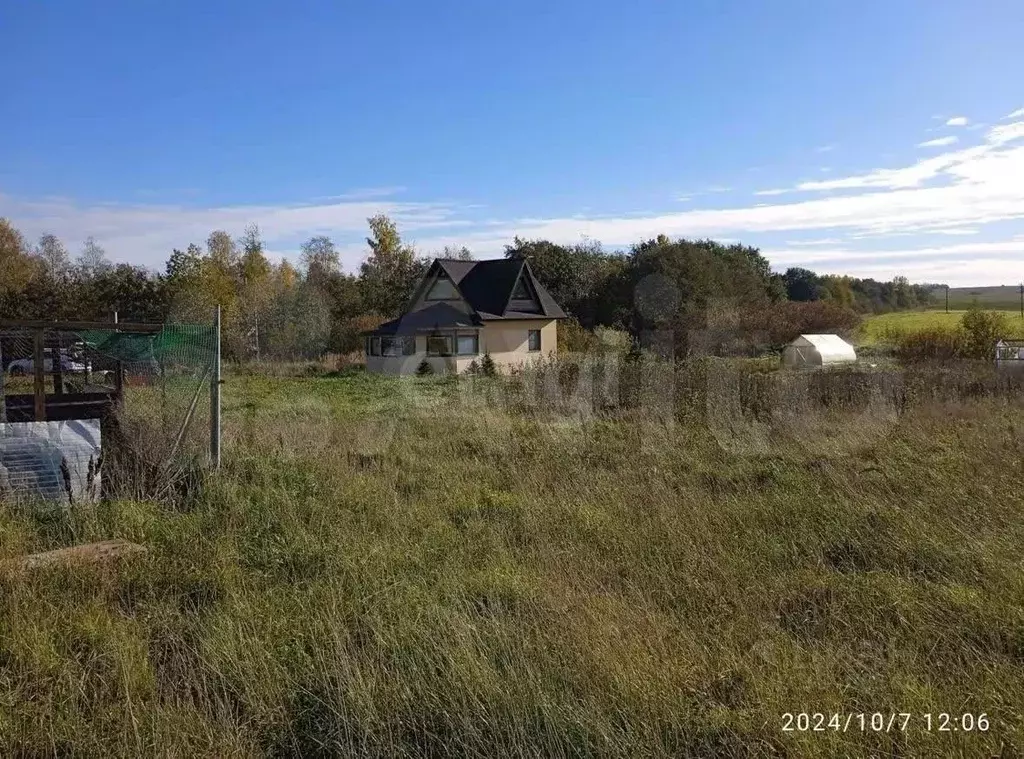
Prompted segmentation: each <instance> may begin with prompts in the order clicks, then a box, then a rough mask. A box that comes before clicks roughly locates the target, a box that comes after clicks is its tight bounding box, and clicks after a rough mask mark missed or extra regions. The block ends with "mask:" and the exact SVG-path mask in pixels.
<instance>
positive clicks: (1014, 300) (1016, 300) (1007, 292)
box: [935, 285, 1020, 314]
mask: <svg viewBox="0 0 1024 759" xmlns="http://www.w3.org/2000/svg"><path fill="white" fill-rule="evenodd" d="M945 298H946V294H945V292H944V291H943V290H941V289H939V290H937V291H936V292H935V300H936V302H939V303H942V304H943V305H945ZM975 301H976V302H977V303H978V305H979V306H981V307H982V308H986V309H990V310H993V311H1015V312H1017V313H1018V314H1020V286H1019V285H997V286H991V287H951V288H949V307H950V308H958V309H966V308H970V306H971V304H972V303H973V302H975Z"/></svg>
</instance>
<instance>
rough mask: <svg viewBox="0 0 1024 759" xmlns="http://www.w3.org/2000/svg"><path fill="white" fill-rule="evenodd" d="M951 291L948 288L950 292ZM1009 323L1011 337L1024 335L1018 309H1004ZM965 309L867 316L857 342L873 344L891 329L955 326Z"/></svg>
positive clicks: (908, 329) (891, 330)
mask: <svg viewBox="0 0 1024 759" xmlns="http://www.w3.org/2000/svg"><path fill="white" fill-rule="evenodd" d="M952 292H953V291H952V290H950V293H952ZM998 310H1002V311H1003V313H1005V314H1006V315H1007V317H1008V318H1009V320H1010V324H1011V325H1013V328H1014V334H1013V335H1011V336H1012V337H1024V322H1022V321H1021V318H1020V312H1019V311H1009V310H1005V309H998ZM964 313H965V311H963V310H957V311H953V310H951V311H950V312H949V313H948V314H947V313H946V312H945V311H900V312H897V313H892V314H875V315H874V316H869V317H867V318H866V319H865V320H864V322H863V323H862V324H861V326H860V330H859V331H858V336H857V337H858V342H859V343H860V344H861V345H874V344H876V343H879V342H882V341H883V339H884V337H885V335H886V333H888V332H893V331H901V332H913V331H916V330H921V329H929V328H932V327H950V328H953V327H956V325H957V324H959V323H960V319H961V317H962V316H963V315H964Z"/></svg>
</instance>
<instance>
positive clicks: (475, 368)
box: [466, 358, 480, 377]
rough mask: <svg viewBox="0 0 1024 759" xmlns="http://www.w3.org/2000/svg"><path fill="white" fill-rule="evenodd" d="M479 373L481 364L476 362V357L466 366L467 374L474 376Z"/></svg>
mask: <svg viewBox="0 0 1024 759" xmlns="http://www.w3.org/2000/svg"><path fill="white" fill-rule="evenodd" d="M479 373H480V364H478V363H477V362H476V359H475V358H474V359H473V360H472V361H470V362H469V366H467V367H466V374H468V375H470V376H471V377H473V376H476V375H477V374H479Z"/></svg>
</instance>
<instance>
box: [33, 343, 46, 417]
mask: <svg viewBox="0 0 1024 759" xmlns="http://www.w3.org/2000/svg"><path fill="white" fill-rule="evenodd" d="M44 340H45V333H44V332H43V330H42V329H37V330H36V331H35V334H34V335H33V336H32V369H33V375H34V382H33V388H34V394H35V421H37V422H45V421H46V349H45V342H44Z"/></svg>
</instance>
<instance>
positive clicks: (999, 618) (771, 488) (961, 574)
mask: <svg viewBox="0 0 1024 759" xmlns="http://www.w3.org/2000/svg"><path fill="white" fill-rule="evenodd" d="M484 387H485V388H486V387H491V388H493V387H495V385H493V384H492V385H486V384H485V385H484ZM410 388H421V389H424V392H423V393H422V394H421V395H422V396H423V397H422V399H421V401H422V402H419V403H412V402H411V400H410V397H411V392H410ZM454 394H455V387H454V386H453V385H452V384H450V383H447V382H445V381H444V380H441V379H432V380H426V381H415V382H404V381H399V380H393V379H391V380H389V379H381V378H374V377H367V376H355V377H351V378H342V379H327V378H308V379H296V378H291V379H287V378H281V379H270V378H265V377H259V376H250V377H244V376H232V377H230V378H229V381H228V383H227V385H226V386H225V400H224V408H225V412H226V417H227V418H226V431H225V432H226V435H225V437H226V439H225V454H226V459H225V467H224V470H223V472H222V473H221V475H220V476H219V477H217V478H215V479H213V480H212V481H211V482H210V483H209V484H208V487H207V489H206V490H205V492H204V493H203V494H202V496H201V497H200V498H199V500H198V502H197V503H196V504H194V505H193V506H192V507H191V508H188V509H183V508H174V507H172V506H169V505H158V504H153V503H113V504H105V505H101V506H98V507H95V508H91V509H89V508H83V509H81V510H76V511H75V513H73V514H72V515H71V516H70V517H69V518H67V519H54V518H44V517H37V516H32V514H31V513H28V512H24V511H11V510H5V511H0V560H2V559H5V558H9V557H13V556H17V555H21V554H23V553H26V552H29V551H35V550H44V549H48V548H53V547H57V546H60V545H66V544H69V543H72V542H84V541H90V540H98V539H104V538H115V537H118V538H125V539H128V540H133V541H137V542H140V543H142V544H144V545H145V546H147V547H148V548H149V555H148V557H146V558H145V559H144V560H142V561H139V562H136V563H134V564H130V565H126V566H124V567H122V568H120V569H119V570H117V571H101V570H89V569H84V570H77V571H69V570H52V571H50V572H48V573H46V574H38V575H35V576H32V577H29V578H27V579H25V578H21V579H19V578H15V577H11V576H8V577H0V755H2V756H19V755H21V756H27V755H30V756H51V755H82V756H95V755H104V756H144V755H154V754H159V755H167V756H355V755H375V756H410V757H412V756H480V757H483V756H621V757H635V756H746V755H755V756H779V755H789V756H822V757H826V756H837V755H856V756H860V755H869V754H874V755H879V756H888V755H917V756H923V755H929V756H933V755H989V754H993V753H998V752H999V750H1000V747H1001V746H1007V747H1009V748H1012V749H1015V750H1017V751H1020V750H1022V749H1024V741H1022V738H1021V730H1024V716H1022V714H1021V708H1022V706H1021V705H1022V704H1024V573H1022V571H1021V555H1022V549H1024V520H1022V519H1021V513H1022V508H1024V495H1022V491H1021V489H1020V488H1019V487H1018V486H1017V483H1018V482H1019V479H1020V473H1021V461H1022V456H1024V421H1022V420H1024V417H1022V415H1021V410H1022V409H1021V404H1020V403H1019V402H1013V403H1007V402H1005V401H994V400H988V401H974V402H958V403H950V404H943V405H939V404H932V405H924V406H917V407H915V408H914V409H913V410H910V411H908V412H907V413H905V414H903V415H901V416H895V415H890V414H887V413H884V412H883V413H880V414H879V415H877V416H864V415H863V414H858V413H854V412H849V411H848V412H836V413H837V414H838V415H836V413H830V414H829V415H827V417H826V418H822V419H820V420H819V423H817V424H811V423H807V422H806V420H805V419H804V418H803V417H798V418H796V419H794V420H793V423H794V424H793V426H792V427H791V428H786V429H781V430H779V431H776V432H775V433H773V432H772V431H770V430H769V431H768V432H767V433H766V432H765V430H763V429H761V430H759V431H757V432H756V434H758V435H760V434H769V435H770V436H771V441H770V442H771V444H770V445H767V446H763V447H762V448H760V449H759V450H760V452H759V453H753V452H752V450H751V449H748V448H746V447H744V445H743V444H742V443H743V436H742V435H740V437H739V438H737V437H736V436H735V435H736V425H737V424H738V425H740V427H742V423H743V422H742V420H738V419H736V418H732V420H731V422H732V423H731V424H730V425H727V424H726V423H725V417H724V416H719V414H718V413H717V412H716V413H715V414H714V415H713V422H714V423H713V424H712V425H710V426H709V425H708V424H705V423H701V422H698V421H696V420H695V419H690V418H689V417H685V419H689V421H680V422H679V423H678V424H676V425H675V426H668V427H666V426H665V425H664V424H663V423H658V422H653V421H652V420H651V419H650V418H648V417H645V416H643V415H637V414H632V413H624V414H621V415H619V416H616V417H602V418H590V419H584V420H583V421H582V422H579V423H575V424H574V423H569V424H566V423H565V422H566V420H565V419H561V420H560V419H559V418H557V417H553V416H551V415H549V414H541V413H529V414H518V415H512V414H509V413H508V412H507V411H506V410H505V409H503V408H502V407H499V406H497V405H495V404H487V403H482V402H480V400H479V397H477V396H474V398H473V399H469V400H467V401H466V402H465V403H464V404H461V405H459V404H455V403H454V398H455V395H454ZM680 419H681V420H682V419H684V417H680ZM559 422H561V423H559ZM799 711H812V712H815V711H817V712H824V713H830V712H843V713H846V712H851V711H854V712H865V711H866V712H876V711H877V712H883V713H888V712H911V713H913V714H914V715H915V718H914V722H913V723H912V725H911V728H910V730H909V732H907V733H906V734H903V733H898V732H894V733H889V734H887V733H884V732H883V733H874V732H860V731H859V730H854V731H852V732H849V733H846V734H837V733H835V732H825V733H813V734H811V733H805V734H801V733H784V732H782V730H781V726H782V715H783V714H784V713H786V712H799ZM936 712H956V713H961V712H972V713H981V712H985V713H987V714H988V715H989V719H990V721H991V725H992V727H991V730H990V732H989V733H987V734H971V735H967V734H963V733H957V734H953V733H944V734H937V733H932V734H929V733H927V732H925V731H924V730H923V729H922V727H921V726H922V724H923V723H922V720H921V719H920V718H919V717H918V716H917V715H921V714H923V713H936ZM1008 750H1009V749H1008Z"/></svg>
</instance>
